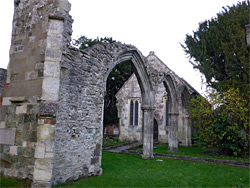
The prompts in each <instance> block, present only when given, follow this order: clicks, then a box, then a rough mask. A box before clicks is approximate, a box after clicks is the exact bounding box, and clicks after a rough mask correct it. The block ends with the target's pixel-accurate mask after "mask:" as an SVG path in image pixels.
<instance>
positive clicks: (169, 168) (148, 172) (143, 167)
mask: <svg viewBox="0 0 250 188" xmlns="http://www.w3.org/2000/svg"><path fill="white" fill-rule="evenodd" d="M157 160H159V159H154V160H142V159H141V158H140V157H139V156H134V155H122V154H115V153H107V152H103V159H102V168H103V171H104V173H103V175H102V176H99V177H91V178H86V179H83V180H80V181H77V182H71V183H67V184H63V185H58V186H57V187H232V186H233V185H234V186H236V187H237V186H241V185H243V186H244V187H245V188H246V187H249V186H250V185H249V175H250V174H249V172H250V171H249V169H245V168H239V167H231V166H224V165H214V164H205V163H195V162H188V161H181V160H175V159H160V160H161V161H157Z"/></svg>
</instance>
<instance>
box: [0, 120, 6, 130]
mask: <svg viewBox="0 0 250 188" xmlns="http://www.w3.org/2000/svg"><path fill="white" fill-rule="evenodd" d="M5 128H6V123H5V121H1V122H0V129H5Z"/></svg>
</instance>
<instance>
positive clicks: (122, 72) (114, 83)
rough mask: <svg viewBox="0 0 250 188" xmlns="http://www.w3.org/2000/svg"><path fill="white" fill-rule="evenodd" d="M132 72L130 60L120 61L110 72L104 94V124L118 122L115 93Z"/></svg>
mask: <svg viewBox="0 0 250 188" xmlns="http://www.w3.org/2000/svg"><path fill="white" fill-rule="evenodd" d="M133 72H134V70H133V66H132V63H131V62H130V61H125V62H122V63H120V64H119V65H117V66H116V67H115V68H114V69H113V70H112V71H111V72H110V74H109V76H108V79H107V88H106V91H107V92H106V96H105V105H104V126H106V125H111V124H115V125H117V124H118V117H117V108H116V97H115V95H116V93H117V92H118V91H119V90H120V89H121V87H122V86H123V84H124V83H125V82H126V81H127V80H128V78H129V77H130V76H131V75H132V74H133Z"/></svg>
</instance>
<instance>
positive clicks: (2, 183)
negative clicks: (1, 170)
mask: <svg viewBox="0 0 250 188" xmlns="http://www.w3.org/2000/svg"><path fill="white" fill-rule="evenodd" d="M0 187H1V188H4V187H29V186H28V185H27V184H26V182H25V181H24V180H19V179H15V178H6V177H2V176H1V177H0Z"/></svg>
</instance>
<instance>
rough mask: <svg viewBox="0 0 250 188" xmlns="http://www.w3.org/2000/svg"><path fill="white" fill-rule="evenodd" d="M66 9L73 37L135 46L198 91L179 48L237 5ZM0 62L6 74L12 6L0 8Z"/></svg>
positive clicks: (172, 2)
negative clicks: (205, 23) (208, 22)
mask: <svg viewBox="0 0 250 188" xmlns="http://www.w3.org/2000/svg"><path fill="white" fill-rule="evenodd" d="M69 1H70V3H71V4H72V7H71V12H70V13H71V15H72V16H73V19H74V20H75V21H74V24H73V31H74V32H73V36H72V39H76V38H78V37H79V36H81V35H86V36H87V37H89V38H96V37H97V36H99V37H105V36H107V37H113V39H115V40H117V41H121V42H123V43H126V44H132V45H134V46H136V47H137V48H138V49H139V50H140V51H141V52H142V53H143V55H144V56H147V55H148V54H149V52H150V51H154V52H155V54H156V55H157V56H158V57H159V58H160V59H161V60H162V61H163V62H164V63H165V64H166V65H167V66H168V67H169V68H171V69H172V70H173V71H174V72H175V73H177V74H178V75H179V76H180V77H183V78H184V79H185V80H187V81H188V82H189V83H190V84H191V85H192V86H193V87H194V88H195V89H196V90H197V91H199V92H203V91H204V90H205V88H204V87H203V90H201V87H202V86H201V75H200V74H199V72H198V71H194V70H193V68H192V65H191V64H190V63H189V62H188V59H187V57H186V55H185V54H184V52H183V50H182V48H181V46H180V43H183V42H184V39H185V35H186V34H187V33H192V31H193V30H196V29H197V28H198V24H199V22H202V21H204V20H206V19H210V18H211V17H215V16H216V13H218V12H221V11H222V7H223V6H227V5H229V6H232V5H233V4H237V2H238V1H237V0H69ZM1 5H2V7H3V8H2V10H1V11H0V17H1V18H2V19H1V24H2V26H1V30H0V34H1V39H2V40H1V46H0V52H1V61H0V68H7V65H8V62H9V48H10V41H11V31H12V18H13V10H14V0H4V1H2V2H1Z"/></svg>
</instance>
